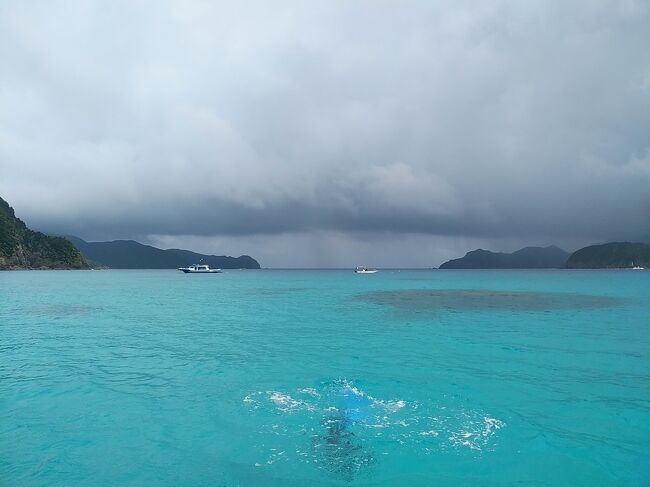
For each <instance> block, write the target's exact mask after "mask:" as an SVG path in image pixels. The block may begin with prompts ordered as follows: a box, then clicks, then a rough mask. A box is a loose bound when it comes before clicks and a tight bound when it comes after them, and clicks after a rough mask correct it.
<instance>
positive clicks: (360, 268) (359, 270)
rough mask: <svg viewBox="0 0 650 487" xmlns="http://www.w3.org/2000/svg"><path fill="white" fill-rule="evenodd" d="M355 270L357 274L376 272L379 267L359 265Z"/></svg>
mask: <svg viewBox="0 0 650 487" xmlns="http://www.w3.org/2000/svg"><path fill="white" fill-rule="evenodd" d="M354 272H356V273H357V274H374V273H375V272H377V269H371V268H370V267H366V266H364V265H358V266H357V267H356V269H354Z"/></svg>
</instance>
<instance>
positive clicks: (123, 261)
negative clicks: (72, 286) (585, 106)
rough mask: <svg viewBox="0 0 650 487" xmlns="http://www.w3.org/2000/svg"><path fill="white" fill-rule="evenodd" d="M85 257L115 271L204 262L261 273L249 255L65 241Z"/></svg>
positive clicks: (132, 243)
mask: <svg viewBox="0 0 650 487" xmlns="http://www.w3.org/2000/svg"><path fill="white" fill-rule="evenodd" d="M66 238H67V239H68V240H69V241H70V242H72V244H74V246H75V247H76V248H77V249H79V251H80V252H81V253H82V254H83V255H84V257H86V259H89V260H91V261H94V262H98V263H99V264H102V265H105V266H108V267H111V268H113V269H177V268H178V267H185V266H188V265H192V264H197V263H199V262H201V263H202V264H207V265H209V266H210V267H213V268H221V269H259V268H260V264H259V263H258V262H257V261H256V260H255V259H253V258H252V257H250V256H248V255H242V256H240V257H229V256H223V255H204V254H199V253H196V252H191V251H189V250H182V249H168V250H163V249H159V248H156V247H152V246H151V245H144V244H141V243H139V242H136V241H135V240H114V241H111V242H86V241H85V240H82V239H80V238H78V237H72V236H67V237H66Z"/></svg>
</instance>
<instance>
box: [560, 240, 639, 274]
mask: <svg viewBox="0 0 650 487" xmlns="http://www.w3.org/2000/svg"><path fill="white" fill-rule="evenodd" d="M632 265H638V266H642V267H645V268H650V245H649V244H644V243H632V242H612V243H606V244H602V245H590V246H588V247H584V248H582V249H580V250H576V251H575V252H574V253H573V254H571V257H569V259H568V260H567V263H566V267H567V268H569V269H608V268H625V267H632Z"/></svg>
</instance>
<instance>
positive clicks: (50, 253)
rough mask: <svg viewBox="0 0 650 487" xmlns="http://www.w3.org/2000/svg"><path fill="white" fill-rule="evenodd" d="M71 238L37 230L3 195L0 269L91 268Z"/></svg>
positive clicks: (0, 202) (0, 221) (0, 203)
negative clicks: (19, 216)
mask: <svg viewBox="0 0 650 487" xmlns="http://www.w3.org/2000/svg"><path fill="white" fill-rule="evenodd" d="M88 267H89V266H88V263H87V262H86V259H84V257H83V256H82V255H81V253H80V252H79V251H78V250H77V249H76V248H75V246H74V245H72V244H71V243H70V242H69V241H68V240H66V239H65V238H62V237H50V236H48V235H45V234H43V233H41V232H34V231H33V230H30V229H29V228H27V225H25V223H24V222H23V221H22V220H20V219H19V218H16V214H15V213H14V209H13V208H12V207H11V206H9V203H7V202H6V201H5V200H3V199H2V198H0V269H2V270H6V269H88Z"/></svg>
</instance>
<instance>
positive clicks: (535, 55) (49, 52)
mask: <svg viewBox="0 0 650 487" xmlns="http://www.w3.org/2000/svg"><path fill="white" fill-rule="evenodd" d="M649 24H650V7H649V6H648V4H647V2H643V1H634V0H630V1H623V2H620V1H616V2H615V1H611V2H610V1H584V2H580V1H579V2H571V3H569V4H567V3H566V2H553V1H551V2H525V3H524V2H502V1H489V2H480V3H476V2H463V1H460V2H458V1H454V2H451V1H450V2H435V3H434V2H423V1H412V2H384V1H380V2H375V1H373V2H364V1H360V2H332V1H326V2H325V1H324V2H308V3H305V2H273V3H268V2H237V3H236V4H233V3H231V2H223V3H221V2H206V3H203V2H174V1H168V2H136V3H133V2H110V3H106V2H97V3H93V2H83V3H78V4H75V3H69V2H62V3H58V2H47V3H45V2H44V3H38V2H37V3H25V2H23V3H4V4H2V5H0V63H1V64H0V65H1V66H2V67H3V68H2V74H1V75H0V194H2V195H3V196H4V197H5V198H6V199H7V200H9V201H10V202H11V203H12V204H13V205H14V206H15V207H16V209H17V211H18V212H19V214H20V215H22V216H24V217H25V219H26V220H27V221H28V222H30V224H32V225H34V226H37V227H38V228H41V229H43V230H47V231H54V232H61V233H74V234H78V235H80V236H82V237H86V238H90V239H93V238H97V239H103V238H118V237H122V238H123V237H136V238H140V239H150V240H156V241H160V242H164V241H169V242H175V243H179V242H180V243H182V240H179V239H185V241H187V242H191V241H193V240H192V238H193V237H192V236H196V238H197V239H199V240H200V242H202V244H201V245H203V246H204V247H210V248H213V245H210V244H209V241H210V239H212V240H211V241H213V242H223V241H225V240H224V239H226V240H227V239H230V240H229V241H231V242H239V243H240V244H243V242H245V241H246V239H249V240H250V241H252V242H257V243H258V244H256V245H257V247H255V246H253V247H255V248H258V249H261V248H264V245H263V244H261V243H260V242H267V243H268V246H269V247H274V248H275V247H276V244H271V242H275V243H277V255H281V254H282V250H281V249H282V248H285V247H286V248H291V247H296V246H298V245H314V241H315V240H319V239H320V240H321V241H323V239H324V240H325V241H329V242H330V243H331V244H332V246H333V247H335V246H337V247H340V248H341V249H342V248H343V247H345V245H348V246H355V245H356V247H355V248H358V249H360V252H361V251H367V252H372V251H373V250H372V248H366V247H365V244H364V241H365V240H364V239H365V238H366V237H365V236H367V235H373V236H374V237H373V239H374V248H376V249H377V250H375V252H376V256H377V259H385V258H386V257H382V256H386V255H392V254H391V252H394V251H395V250H396V249H399V248H400V241H402V242H403V241H405V239H410V240H409V241H412V242H415V241H418V242H424V241H426V239H430V241H435V242H439V243H440V244H441V245H446V246H447V248H449V249H451V248H454V249H455V250H454V252H456V253H457V252H458V251H464V250H466V248H457V247H458V246H459V245H463V242H469V243H471V244H472V245H473V244H474V243H476V242H490V243H493V244H494V245H498V242H499V241H501V242H502V246H508V245H509V244H508V242H515V241H516V242H524V243H537V242H557V243H559V244H564V245H570V244H571V243H575V242H589V241H597V240H600V239H608V238H616V237H619V236H628V235H635V234H638V235H642V234H648V233H650V216H649V215H650V152H649V151H650V50H648V48H647V47H648V45H650V30H649V29H648V28H647V26H648V25H649ZM323 235H328V237H326V238H324V237H323ZM364 235H365V236H364ZM407 235H408V236H409V237H406V236H407ZM291 236H293V237H291ZM400 236H402V237H400ZM434 236H436V237H435V238H434ZM291 238H293V240H291ZM260 239H261V240H260ZM500 239H501V240H500ZM352 241H354V242H356V243H355V244H354V245H353V244H352V243H350V242H352ZM290 242H293V244H292V243H290ZM345 242H348V243H347V244H345ZM281 243H283V245H284V247H283V246H282V245H280V244H281ZM339 243H340V245H339ZM382 245H383V247H382ZM243 246H244V247H245V245H243ZM341 252H343V250H341ZM445 252H447V251H445ZM445 252H443V253H445ZM293 253H294V251H293V250H286V251H285V252H284V257H277V259H274V257H273V255H271V256H269V259H270V263H271V264H273V263H275V262H277V263H279V264H282V263H283V262H285V261H286V260H287V259H288V258H289V257H290V256H291V255H293ZM325 254H327V251H326V250H325V249H324V250H322V251H319V253H318V256H316V257H313V259H314V260H313V261H310V258H311V257H310V256H309V255H310V254H309V252H307V253H305V256H304V261H305V263H306V264H308V263H309V262H314V265H320V264H319V263H321V262H327V263H328V264H329V263H331V262H334V263H335V262H337V261H336V258H334V257H332V258H330V257H328V256H326V255H325ZM338 262H340V260H339V261H338ZM379 264H381V262H380V263H379ZM422 265H428V258H427V259H426V260H423V261H422Z"/></svg>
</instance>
